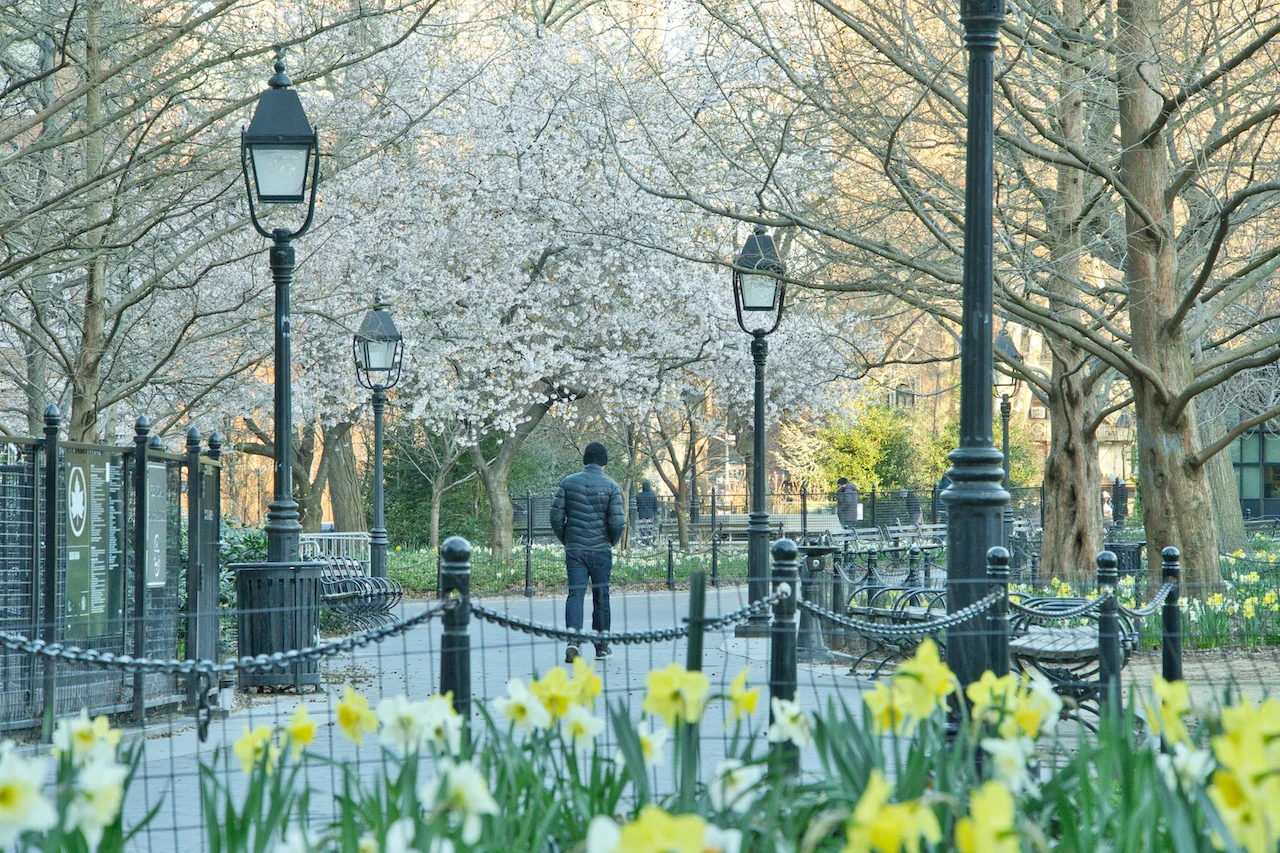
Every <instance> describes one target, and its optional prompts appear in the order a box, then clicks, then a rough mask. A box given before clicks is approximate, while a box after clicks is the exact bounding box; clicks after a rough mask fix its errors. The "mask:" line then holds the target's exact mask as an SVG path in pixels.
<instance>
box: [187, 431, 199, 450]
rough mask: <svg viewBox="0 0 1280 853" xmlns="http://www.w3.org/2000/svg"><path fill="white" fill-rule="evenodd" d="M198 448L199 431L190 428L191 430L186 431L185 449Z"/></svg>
mask: <svg viewBox="0 0 1280 853" xmlns="http://www.w3.org/2000/svg"><path fill="white" fill-rule="evenodd" d="M199 446H200V430H198V429H196V428H195V427H192V428H191V429H189V430H187V447H188V448H191V447H199Z"/></svg>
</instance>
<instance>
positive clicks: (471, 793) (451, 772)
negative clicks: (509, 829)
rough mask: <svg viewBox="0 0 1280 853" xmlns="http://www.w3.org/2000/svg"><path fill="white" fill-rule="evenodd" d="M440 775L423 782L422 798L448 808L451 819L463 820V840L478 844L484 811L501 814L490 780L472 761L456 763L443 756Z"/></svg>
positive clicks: (433, 805)
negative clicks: (487, 779)
mask: <svg viewBox="0 0 1280 853" xmlns="http://www.w3.org/2000/svg"><path fill="white" fill-rule="evenodd" d="M438 769H439V771H440V775H439V776H437V777H435V778H434V779H431V780H428V781H427V782H425V783H423V784H422V786H421V787H420V788H419V789H418V798H419V800H421V801H422V803H424V804H426V805H429V806H431V808H433V809H434V810H435V811H437V812H446V813H447V814H448V815H449V817H450V820H451V821H453V822H455V823H461V824H462V841H463V843H465V844H475V843H476V842H477V841H479V840H480V830H481V821H480V818H481V816H482V815H496V814H498V803H497V801H496V800H494V799H493V795H492V794H490V793H489V784H488V782H486V781H485V778H484V776H482V775H481V774H480V771H479V770H477V769H476V768H475V765H473V764H471V763H470V762H461V763H454V762H453V761H450V760H449V759H441V761H440V763H439V765H438Z"/></svg>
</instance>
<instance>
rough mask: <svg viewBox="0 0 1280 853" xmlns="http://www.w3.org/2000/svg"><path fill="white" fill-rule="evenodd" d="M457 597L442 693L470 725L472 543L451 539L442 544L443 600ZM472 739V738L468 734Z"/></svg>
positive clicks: (447, 624) (444, 643)
mask: <svg viewBox="0 0 1280 853" xmlns="http://www.w3.org/2000/svg"><path fill="white" fill-rule="evenodd" d="M452 593H457V595H458V606H457V607H455V608H453V609H452V610H446V611H445V614H444V619H443V622H444V633H443V635H442V636H441V637H440V692H441V693H452V694H453V709H454V710H455V711H457V712H458V713H459V714H461V715H462V720H463V722H464V723H465V724H466V725H467V727H468V730H469V728H470V723H471V635H470V634H468V633H467V626H468V625H469V624H470V622H471V543H470V542H468V541H467V540H465V539H463V538H462V537H461V536H450V537H449V538H448V539H446V540H444V542H442V543H441V544H440V597H441V598H443V599H448V598H449V596H450V595H451V594H452ZM468 736H469V735H468Z"/></svg>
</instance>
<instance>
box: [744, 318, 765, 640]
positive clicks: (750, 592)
mask: <svg viewBox="0 0 1280 853" xmlns="http://www.w3.org/2000/svg"><path fill="white" fill-rule="evenodd" d="M766 334H767V333H766V332H765V331H764V330H763V329H756V330H755V331H753V332H752V333H751V360H752V362H754V363H755V366H756V384H755V415H754V418H755V420H754V429H755V434H754V435H753V436H752V445H751V516H750V523H749V524H748V525H747V599H748V600H750V601H759V600H761V599H762V598H766V597H767V596H768V595H769V573H770V569H769V513H768V512H767V511H765V506H764V478H765V473H764V471H765V464H764V461H765V460H764V453H765V450H764V363H765V358H766V357H767V356H768V355H769V343H768V341H766V340H765V335H766ZM736 634H737V636H739V637H768V636H770V632H769V617H768V616H763V615H762V616H754V617H752V618H751V619H749V620H748V621H747V622H746V623H745V624H742V625H739V626H738V629H737V631H736Z"/></svg>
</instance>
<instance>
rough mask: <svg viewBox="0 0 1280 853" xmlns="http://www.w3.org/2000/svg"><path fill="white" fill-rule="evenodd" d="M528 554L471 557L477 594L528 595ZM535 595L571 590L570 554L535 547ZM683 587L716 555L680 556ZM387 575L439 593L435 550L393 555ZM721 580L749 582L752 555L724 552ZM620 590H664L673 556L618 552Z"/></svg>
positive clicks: (409, 588)
mask: <svg viewBox="0 0 1280 853" xmlns="http://www.w3.org/2000/svg"><path fill="white" fill-rule="evenodd" d="M525 561H526V552H525V549H524V548H523V547H517V548H516V549H515V551H514V552H513V553H512V555H511V560H510V561H509V562H506V563H503V562H500V561H495V560H494V559H493V557H492V555H491V554H490V552H489V551H488V550H487V549H483V548H476V549H475V550H474V551H473V552H472V555H471V589H472V591H474V592H476V593H477V594H480V595H496V594H500V593H503V592H523V591H524V588H525ZM528 562H529V569H530V575H531V577H532V586H533V589H534V591H535V592H542V593H546V592H559V591H561V590H563V589H564V587H565V570H564V549H563V548H558V547H551V546H546V545H535V546H534V547H533V548H532V549H531V550H530V551H529V552H528ZM672 564H673V569H674V575H675V583H676V587H677V588H686V587H688V585H689V577H690V576H691V575H692V574H693V572H694V571H695V570H697V569H703V570H705V571H706V572H707V573H708V574H710V572H711V554H710V553H707V552H698V553H684V552H680V551H677V552H676V553H675V555H674V559H673V561H672ZM387 574H388V575H390V576H391V577H393V578H395V579H396V580H398V581H400V583H401V584H403V585H404V588H405V592H406V593H408V594H409V595H431V594H434V593H435V591H436V552H435V551H433V550H429V549H422V550H413V551H404V550H400V551H392V552H390V553H389V554H388V555H387ZM718 575H719V578H720V580H721V582H726V583H732V582H738V581H743V580H745V579H746V577H747V555H746V551H745V550H744V549H741V548H735V549H733V550H725V551H723V552H721V553H720V556H719V566H718ZM611 583H612V585H613V586H614V587H624V586H629V587H640V588H661V587H665V586H666V583H667V552H666V550H665V549H660V550H657V551H653V550H649V551H639V550H636V551H631V552H624V551H615V552H614V555H613V574H612V576H611Z"/></svg>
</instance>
